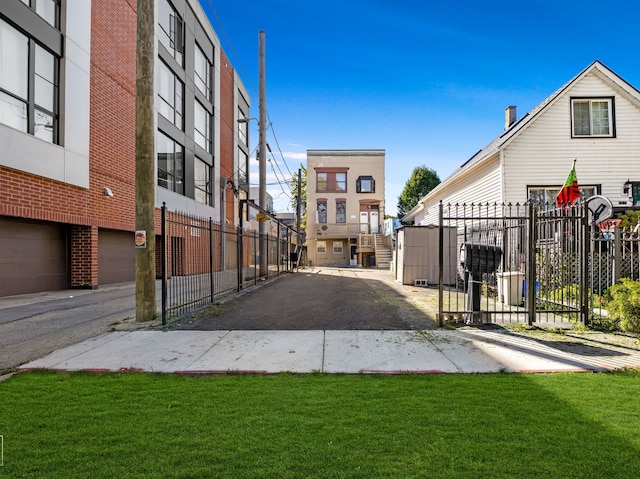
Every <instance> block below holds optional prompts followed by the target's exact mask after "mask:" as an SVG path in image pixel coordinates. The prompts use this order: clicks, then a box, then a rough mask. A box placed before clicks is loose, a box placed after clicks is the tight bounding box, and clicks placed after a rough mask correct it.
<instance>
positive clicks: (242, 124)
mask: <svg viewBox="0 0 640 479" xmlns="http://www.w3.org/2000/svg"><path fill="white" fill-rule="evenodd" d="M238 119H239V120H240V119H241V120H247V121H239V122H238V139H239V140H240V143H242V144H243V145H249V141H248V140H249V121H248V119H247V115H246V114H245V113H244V112H243V111H242V109H241V108H238Z"/></svg>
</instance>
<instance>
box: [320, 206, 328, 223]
mask: <svg viewBox="0 0 640 479" xmlns="http://www.w3.org/2000/svg"><path fill="white" fill-rule="evenodd" d="M326 222H327V202H326V201H318V223H326Z"/></svg>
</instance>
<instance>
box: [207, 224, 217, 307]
mask: <svg viewBox="0 0 640 479" xmlns="http://www.w3.org/2000/svg"><path fill="white" fill-rule="evenodd" d="M213 278H214V274H213V220H212V219H211V218H209V284H210V285H211V302H212V303H213V297H214V296H215V291H216V289H215V285H214V284H213Z"/></svg>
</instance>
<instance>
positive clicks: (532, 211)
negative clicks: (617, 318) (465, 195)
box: [439, 203, 640, 325]
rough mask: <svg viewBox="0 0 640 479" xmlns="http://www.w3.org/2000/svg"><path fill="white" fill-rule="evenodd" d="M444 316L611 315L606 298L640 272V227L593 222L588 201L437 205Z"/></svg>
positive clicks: (569, 318)
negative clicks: (452, 240) (450, 239)
mask: <svg viewBox="0 0 640 479" xmlns="http://www.w3.org/2000/svg"><path fill="white" fill-rule="evenodd" d="M440 225H441V227H442V228H441V231H443V230H444V228H445V227H449V228H450V227H454V228H455V230H456V231H457V240H456V245H455V248H452V247H450V245H443V239H444V232H443V233H442V234H441V236H440V243H441V255H440V261H441V264H440V270H441V272H442V273H441V278H443V277H444V268H445V266H446V267H448V268H449V267H450V265H451V264H455V265H456V268H457V281H456V282H455V284H449V285H445V284H444V282H443V281H442V280H441V281H440V306H439V314H440V323H441V324H442V323H443V322H445V321H451V322H466V323H479V322H480V323H510V322H517V323H526V324H529V325H532V324H535V323H537V324H541V325H545V323H550V324H551V325H554V324H556V325H558V324H559V323H581V324H587V323H588V322H589V318H593V317H595V316H606V314H607V313H606V309H604V308H603V307H602V306H603V300H602V298H603V297H604V295H605V292H606V290H607V289H608V288H609V287H611V286H612V285H614V284H615V283H616V282H617V281H618V280H619V279H620V278H622V277H627V278H631V279H634V280H637V279H640V234H639V233H638V232H637V231H624V230H615V229H613V230H611V231H609V230H606V229H605V230H604V231H603V230H602V229H601V228H600V227H599V226H598V225H591V224H589V212H588V209H587V207H586V206H585V205H576V206H572V207H569V208H549V207H545V208H541V207H539V206H537V205H535V204H531V203H526V204H470V205H465V204H455V205H452V204H449V205H444V204H441V205H440Z"/></svg>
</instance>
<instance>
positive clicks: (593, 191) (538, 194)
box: [528, 186, 598, 209]
mask: <svg viewBox="0 0 640 479" xmlns="http://www.w3.org/2000/svg"><path fill="white" fill-rule="evenodd" d="M561 189H562V186H550V187H529V188H528V192H529V201H531V202H532V203H534V204H536V205H538V206H540V207H542V208H543V209H553V208H555V207H556V196H558V193H559V192H560V190H561ZM597 194H598V187H597V186H580V196H581V199H583V200H584V199H587V198H589V197H591V196H593V195H597Z"/></svg>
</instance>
